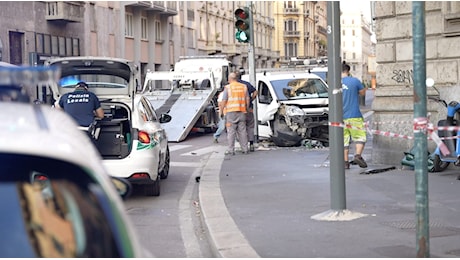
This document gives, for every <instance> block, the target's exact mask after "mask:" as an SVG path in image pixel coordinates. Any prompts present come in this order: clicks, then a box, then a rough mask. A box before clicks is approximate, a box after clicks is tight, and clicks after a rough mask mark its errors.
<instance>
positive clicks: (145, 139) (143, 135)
mask: <svg viewBox="0 0 460 260" xmlns="http://www.w3.org/2000/svg"><path fill="white" fill-rule="evenodd" d="M137 139H138V140H139V142H141V143H143V144H149V143H150V136H149V134H148V133H146V132H144V131H139V134H138V136H137Z"/></svg>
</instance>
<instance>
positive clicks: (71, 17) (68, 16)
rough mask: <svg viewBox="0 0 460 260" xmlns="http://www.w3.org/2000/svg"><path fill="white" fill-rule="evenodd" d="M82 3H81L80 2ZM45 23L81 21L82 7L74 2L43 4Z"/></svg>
mask: <svg viewBox="0 0 460 260" xmlns="http://www.w3.org/2000/svg"><path fill="white" fill-rule="evenodd" d="M82 3H83V2H82ZM45 4H46V14H45V19H46V20H47V21H61V22H77V23H81V22H82V21H83V6H82V5H81V4H80V3H78V2H77V3H75V2H63V1H58V2H45Z"/></svg>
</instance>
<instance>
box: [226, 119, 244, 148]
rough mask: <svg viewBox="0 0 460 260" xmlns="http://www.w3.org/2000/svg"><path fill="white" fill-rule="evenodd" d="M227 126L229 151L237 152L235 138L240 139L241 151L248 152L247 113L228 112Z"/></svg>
mask: <svg viewBox="0 0 460 260" xmlns="http://www.w3.org/2000/svg"><path fill="white" fill-rule="evenodd" d="M225 120H226V126H227V141H228V151H229V152H234V151H235V138H236V137H238V141H239V142H240V146H241V151H243V152H247V151H248V133H247V131H246V113H243V112H228V113H227V114H226V115H225Z"/></svg>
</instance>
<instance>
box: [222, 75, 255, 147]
mask: <svg viewBox="0 0 460 260" xmlns="http://www.w3.org/2000/svg"><path fill="white" fill-rule="evenodd" d="M228 82H229V84H228V85H227V86H225V88H224V93H223V95H222V106H223V107H224V108H225V112H226V116H225V120H226V124H225V125H226V127H227V141H228V149H227V151H226V152H225V154H231V155H235V138H236V137H238V141H239V142H240V146H241V151H242V152H243V154H247V153H248V135H247V132H246V113H247V111H248V107H249V94H248V89H247V87H246V85H244V84H242V83H239V82H238V77H237V75H236V73H230V74H229V75H228Z"/></svg>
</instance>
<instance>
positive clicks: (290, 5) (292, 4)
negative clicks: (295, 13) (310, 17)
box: [284, 1, 296, 8]
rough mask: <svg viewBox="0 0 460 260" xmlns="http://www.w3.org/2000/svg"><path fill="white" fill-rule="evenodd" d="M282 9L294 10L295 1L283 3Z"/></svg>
mask: <svg viewBox="0 0 460 260" xmlns="http://www.w3.org/2000/svg"><path fill="white" fill-rule="evenodd" d="M284 8H296V1H286V2H284Z"/></svg>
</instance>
